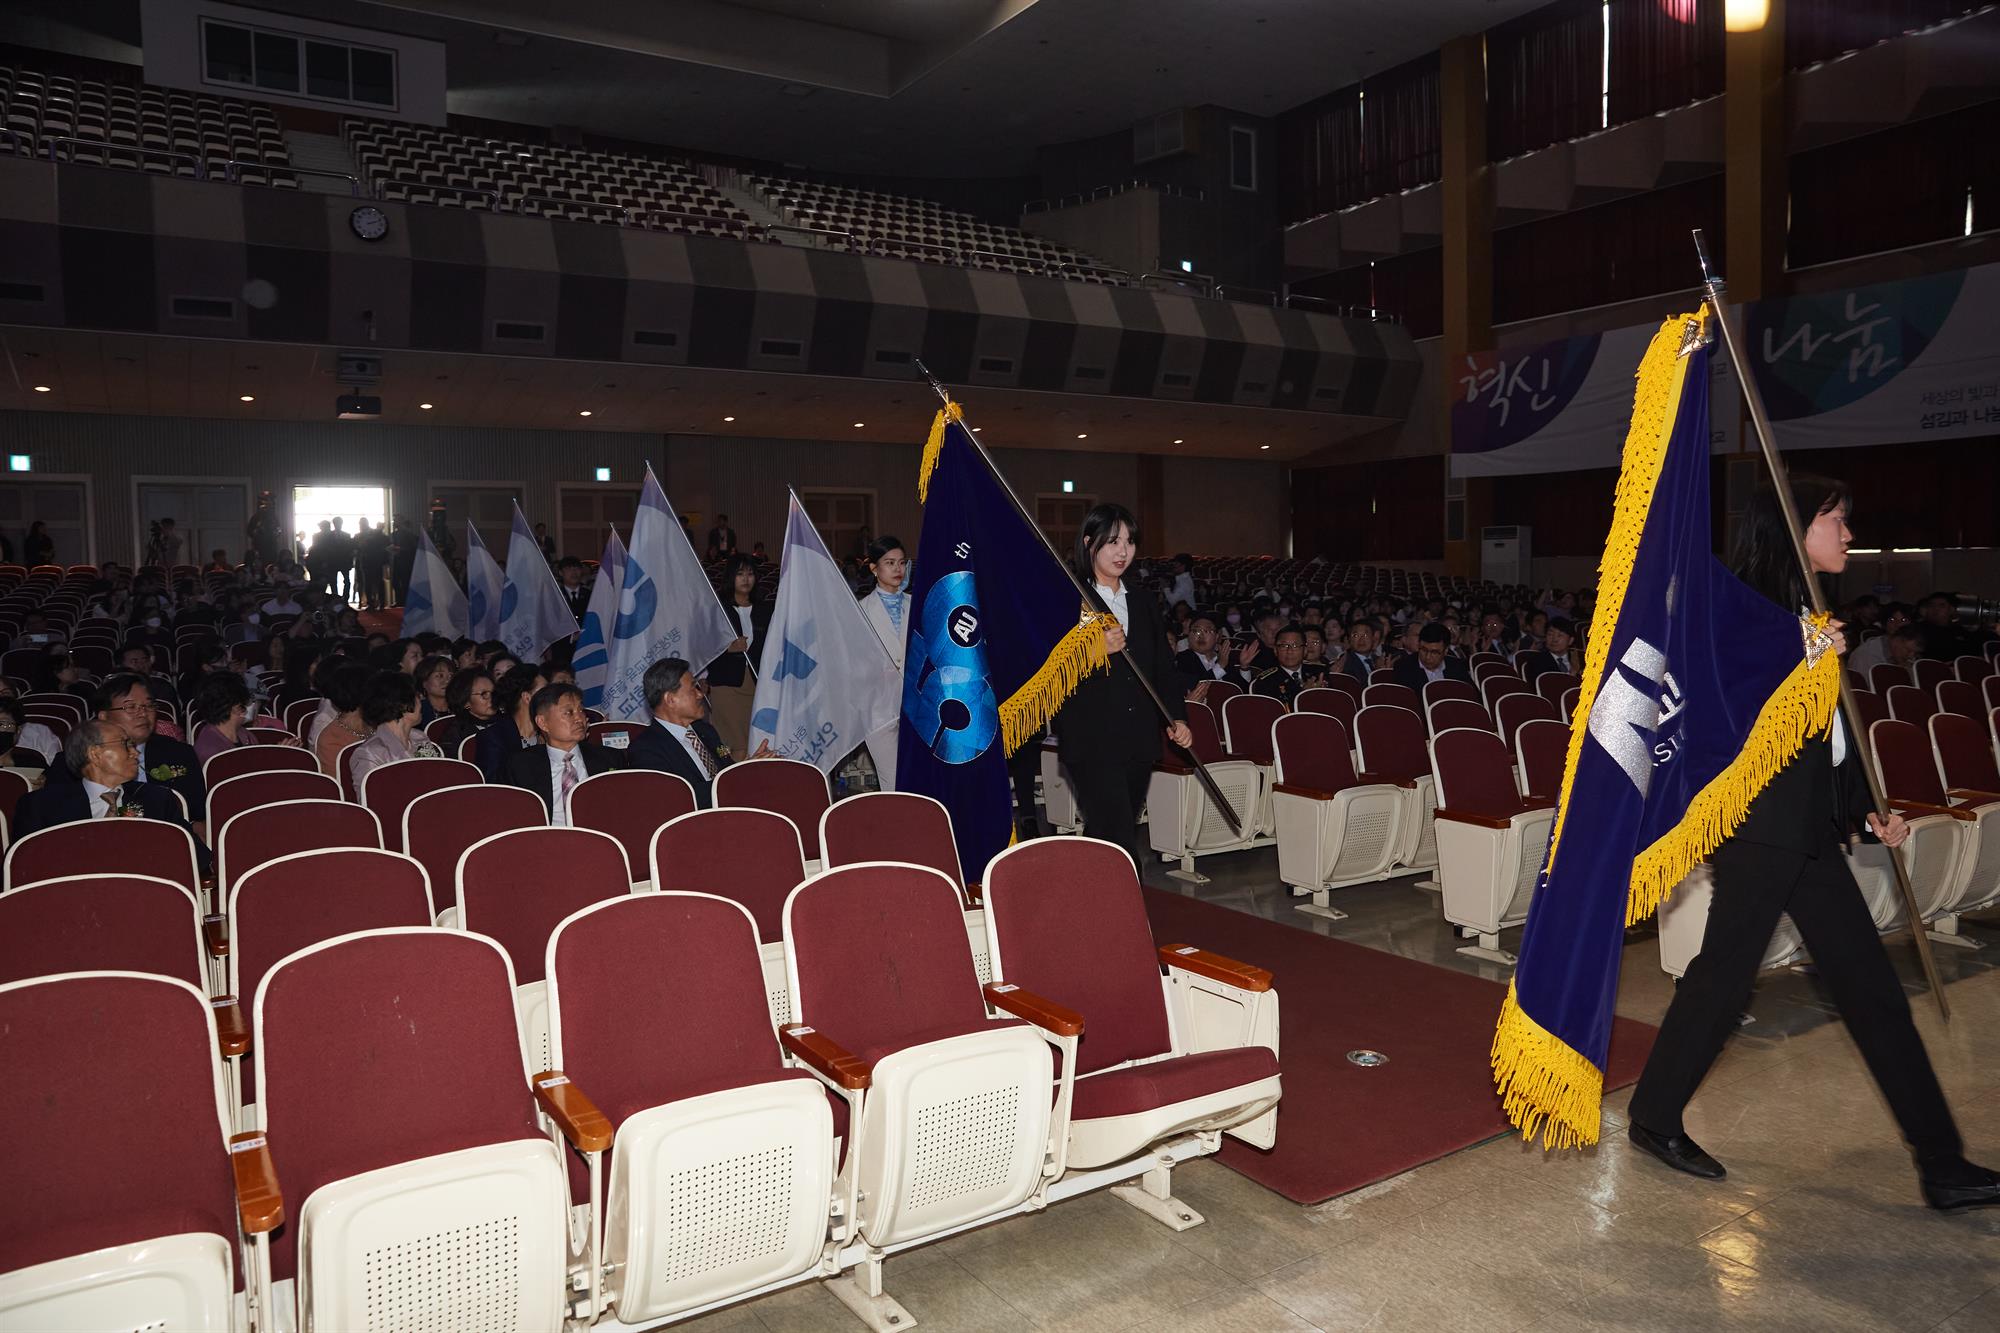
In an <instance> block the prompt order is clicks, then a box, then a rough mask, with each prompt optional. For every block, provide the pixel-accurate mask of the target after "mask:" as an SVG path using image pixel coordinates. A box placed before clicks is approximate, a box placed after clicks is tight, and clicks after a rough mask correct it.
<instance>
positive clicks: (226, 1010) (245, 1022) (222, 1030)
mask: <svg viewBox="0 0 2000 1333" xmlns="http://www.w3.org/2000/svg"><path fill="white" fill-rule="evenodd" d="M208 1007H209V1008H210V1009H211V1010H213V1011H214V1013H215V1043H216V1045H218V1046H220V1047H221V1048H222V1055H223V1058H224V1059H228V1058H229V1057H230V1056H232V1055H241V1054H243V1053H244V1052H245V1051H247V1050H249V1049H250V1019H249V1017H248V1015H246V1014H245V1013H244V1012H243V1006H242V1005H240V1004H238V1003H236V997H235V996H234V995H218V996H216V997H215V998H214V999H212V1000H210V1001H209V1002H208Z"/></svg>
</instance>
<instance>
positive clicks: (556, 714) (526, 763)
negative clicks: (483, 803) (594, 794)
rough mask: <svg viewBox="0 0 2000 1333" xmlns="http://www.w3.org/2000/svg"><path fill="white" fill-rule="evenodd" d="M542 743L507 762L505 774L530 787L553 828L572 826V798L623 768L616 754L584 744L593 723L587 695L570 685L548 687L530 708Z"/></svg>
mask: <svg viewBox="0 0 2000 1333" xmlns="http://www.w3.org/2000/svg"><path fill="white" fill-rule="evenodd" d="M529 709H530V715H531V716H532V717H533V718H534V720H535V734H536V736H537V737H538V738H539V740H538V743H537V744H534V745H530V746H528V747H527V748H526V749H522V750H516V751H514V752H513V753H511V754H509V755H508V756H507V764H506V768H505V770H504V772H505V777H506V780H507V783H508V785H509V786H514V787H525V788H526V789H527V790H529V791H531V792H534V793H535V794H536V795H537V796H540V797H541V798H542V802H543V804H545V805H546V806H547V807H548V811H549V823H551V824H553V825H555V826H556V827H558V828H566V827H568V825H569V798H570V794H571V793H572V792H574V791H575V790H576V789H577V786H578V785H579V784H580V783H582V782H583V780H584V779H585V778H591V777H596V776H597V775H598V774H599V773H608V772H610V771H611V770H612V769H614V768H619V767H622V765H621V764H620V763H619V762H618V756H617V754H616V752H615V751H612V750H610V749H607V748H606V747H605V746H602V745H599V744H598V743H597V742H596V741H593V740H587V739H585V738H586V737H587V736H588V735H589V734H590V719H589V717H588V716H586V715H585V713H584V711H583V691H582V690H579V689H578V688H577V687H576V686H574V685H571V684H569V683H568V682H566V681H558V682H556V683H555V684H553V685H544V686H542V688H541V689H539V690H537V691H535V697H534V701H533V702H532V703H531V704H530V705H529Z"/></svg>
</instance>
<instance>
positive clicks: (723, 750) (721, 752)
mask: <svg viewBox="0 0 2000 1333" xmlns="http://www.w3.org/2000/svg"><path fill="white" fill-rule="evenodd" d="M715 757H716V758H717V759H721V760H724V761H725V762H727V761H729V760H733V759H734V758H735V757H736V756H735V755H733V754H731V753H730V752H729V747H728V746H727V745H718V746H716V747H715Z"/></svg>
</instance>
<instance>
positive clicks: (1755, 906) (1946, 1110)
mask: <svg viewBox="0 0 2000 1333" xmlns="http://www.w3.org/2000/svg"><path fill="white" fill-rule="evenodd" d="M1791 490H1792V497H1793V502H1794V504H1795V505H1796V508H1797V512H1798V513H1799V514H1800V516H1801V517H1802V518H1803V517H1804V516H1805V515H1808V514H1809V515H1812V518H1811V521H1810V524H1809V526H1807V528H1806V532H1805V550H1806V555H1807V557H1808V558H1809V559H1810V561H1811V563H1812V567H1813V570H1814V572H1815V573H1817V574H1838V573H1840V572H1841V571H1842V570H1843V569H1845V568H1846V567H1847V547H1848V544H1849V542H1851V541H1852V540H1853V535H1852V534H1851V533H1850V532H1849V531H1848V528H1847V515H1848V508H1849V503H1848V492H1847V488H1846V486H1844V485H1843V484H1841V483H1839V482H1836V481H1831V480H1828V479H1827V478H1824V477H1814V476H1811V475H1808V474H1806V473H1798V472H1795V473H1793V474H1792V475H1791ZM1731 556H1732V558H1731V562H1730V563H1731V565H1732V566H1733V568H1734V570H1735V573H1736V575H1737V577H1738V578H1740V579H1742V580H1743V582H1744V583H1746V584H1748V585H1749V586H1750V587H1751V588H1753V589H1755V590H1756V591H1757V592H1759V593H1762V594H1763V595H1764V596H1765V597H1768V598H1770V599H1771V600H1772V601H1773V602H1775V603H1777V604H1778V605H1779V606H1781V607H1786V608H1804V607H1806V606H1807V605H1808V604H1809V601H1810V599H1809V598H1808V596H1807V590H1806V586H1805V583H1804V581H1803V578H1804V576H1803V575H1802V574H1801V573H1800V571H1799V565H1798V558H1797V556H1796V555H1795V554H1794V552H1793V549H1792V543H1791V538H1790V535H1789V534H1788V533H1787V531H1786V527H1785V520H1784V516H1783V513H1782V511H1781V509H1780V507H1779V504H1778V499H1777V493H1776V492H1775V491H1774V490H1772V489H1771V488H1770V487H1769V486H1766V487H1764V488H1762V489H1761V490H1760V491H1759V492H1758V493H1757V494H1756V495H1755V496H1754V497H1753V498H1752V500H1751V503H1750V508H1749V510H1748V512H1747V513H1746V514H1745V515H1744V518H1743V522H1742V524H1741V526H1740V527H1739V529H1738V533H1737V539H1736V544H1735V549H1734V550H1733V551H1732V553H1731ZM1828 628H1829V630H1830V631H1831V636H1832V642H1831V643H1830V644H1829V645H1827V648H1826V650H1827V651H1831V652H1834V653H1842V652H1844V651H1845V650H1846V641H1845V639H1844V638H1843V636H1842V635H1841V632H1840V625H1839V622H1837V621H1836V622H1834V623H1833V624H1831V625H1830V626H1829V627H1828ZM1861 763H1862V760H1861V757H1860V747H1859V746H1858V745H1857V744H1856V743H1855V741H1854V738H1853V737H1850V736H1848V735H1847V732H1846V728H1845V726H1844V724H1843V722H1842V720H1841V717H1840V715H1839V713H1837V712H1836V713H1835V714H1834V718H1833V726H1832V728H1831V730H1830V731H1829V732H1828V733H1827V734H1825V735H1820V736H1808V737H1807V738H1806V740H1805V742H1804V745H1803V747H1802V748H1801V749H1800V750H1799V752H1798V754H1797V755H1796V756H1794V757H1793V758H1792V760H1791V761H1790V762H1789V763H1788V764H1786V765H1785V766H1784V767H1783V768H1782V769H1780V770H1779V771H1778V773H1777V774H1776V775H1775V776H1774V777H1773V778H1772V779H1771V780H1770V782H1769V783H1768V784H1767V785H1766V786H1765V787H1764V789H1763V791H1762V792H1761V793H1760V794H1759V795H1758V796H1757V797H1756V799H1755V800H1754V801H1753V802H1752V803H1751V805H1750V808H1749V810H1748V812H1747V813H1746V815H1745V817H1744V819H1743V822H1742V823H1741V824H1740V825H1739V826H1738V827H1737V828H1736V830H1735V832H1734V833H1732V834H1731V835H1730V836H1729V838H1728V840H1727V841H1725V842H1724V843H1723V844H1722V845H1721V846H1720V847H1717V848H1716V849H1715V851H1714V853H1713V854H1712V855H1711V856H1710V857H1709V858H1708V860H1709V864H1710V867H1711V869H1712V870H1713V873H1714V877H1715V878H1714V883H1715V888H1714V896H1713V899H1712V901H1711V905H1710V907H1709V914H1708V925H1707V928H1706V932H1705V934H1704V935H1703V937H1702V947H1701V953H1700V954H1699V955H1697V956H1696V957H1695V959H1694V961H1693V962H1692V963H1690V964H1689V965H1688V969H1687V975H1686V976H1684V977H1683V978H1682V979H1681V982H1680V985H1679V987H1678V988H1677V989H1676V990H1675V992H1674V1000H1673V1004H1672V1005H1671V1006H1670V1007H1669V1008H1668V1010H1667V1016H1666V1019H1665V1021H1663V1022H1662V1023H1661V1025H1660V1035H1659V1039H1658V1040H1657V1041H1656V1042H1655V1043H1654V1045H1653V1052H1652V1055H1651V1057H1650V1058H1649V1059H1648V1060H1647V1062H1646V1070H1645V1073H1644V1074H1643V1075H1641V1076H1640V1079H1639V1086H1638V1088H1637V1089H1636V1090H1635V1091H1634V1092H1633V1094H1632V1104H1631V1128H1630V1134H1631V1139H1632V1145H1633V1146H1634V1147H1636V1148H1638V1149H1640V1150H1641V1151H1643V1152H1646V1153H1649V1154H1651V1155H1652V1156H1654V1157H1657V1158H1659V1159H1660V1160H1661V1161H1662V1162H1665V1163H1666V1164H1667V1165H1668V1166H1670V1167H1673V1168H1674V1169H1675V1170H1677V1171H1684V1172H1686V1173H1688V1174H1689V1175H1692V1176H1699V1177H1701V1178H1702V1179H1705V1180H1720V1179H1721V1178H1722V1177H1723V1175H1724V1174H1725V1172H1724V1169H1723V1166H1722V1164H1721V1163H1720V1162H1718V1161H1716V1160H1715V1158H1713V1157H1711V1156H1710V1155H1709V1154H1708V1153H1706V1152H1704V1151H1703V1150H1702V1148H1701V1145H1699V1144H1698V1143H1696V1142H1695V1141H1694V1140H1693V1139H1692V1138H1690V1137H1689V1136H1688V1133H1687V1130H1686V1128H1685V1127H1684V1126H1683V1124H1682V1122H1681V1113H1682V1111H1683V1110H1684V1109H1685V1108H1686V1106H1687V1103H1688V1099H1689V1098H1690V1097H1692V1096H1693V1095H1694V1091H1695V1089H1696V1088H1697V1087H1699V1086H1700V1085H1701V1081H1702V1079H1703V1078H1704V1077H1705V1076H1706V1075H1707V1073H1708V1070H1709V1067H1710V1066H1711V1065H1713V1064H1714V1063H1715V1058H1716V1057H1717V1056H1718V1055H1720V1054H1721V1053H1722V1044H1723V1042H1724V1041H1725V1040H1727V1039H1728V1036H1729V1034H1730V1033H1731V1032H1733V1031H1734V1030H1735V1028H1736V1022H1737V1016H1738V1015H1739V1014H1740V1013H1742V1011H1743V1007H1744V1004H1745V1003H1746V1001H1747V1000H1748V999H1749V995H1750V988H1751V986H1752V984H1753V983H1754V982H1755V980H1756V974H1757V965H1758V962H1759V960H1760V959H1761V957H1762V955H1763V953H1764V948H1765V945H1766V944H1767V942H1768V941H1769V940H1770V938H1771V932H1772V930H1773V929H1774V928H1775V927H1776V925H1777V923H1778V916H1779V914H1780V913H1789V914H1790V915H1791V918H1792V921H1793V923H1794V924H1795V925H1796V926H1797V927H1798V929H1799V933H1800V935H1801V936H1803V937H1804V939H1805V944H1806V948H1807V949H1808V950H1810V952H1811V954H1812V960H1813V965H1814V966H1815V967H1816V968H1817V969H1818V972H1819V975H1820V976H1821V977H1822V978H1823V979H1824V980H1825V981H1826V983H1827V986H1828V988H1829V989H1831V990H1832V992H1833V999H1834V1003H1835V1004H1836V1005H1837V1006H1838V1007H1839V1009H1840V1016H1841V1018H1842V1020H1843V1021H1845V1022H1846V1024H1847V1030H1848V1033H1849V1034H1850V1035H1851V1036H1852V1037H1853V1038H1854V1044H1855V1045H1856V1046H1858V1047H1859V1048H1860V1050H1861V1055H1862V1058H1863V1059H1864V1060H1865V1061H1866V1062H1867V1064H1868V1072H1869V1073H1870V1074H1872V1075H1873V1076H1874V1078H1875V1082H1876V1084H1877V1086H1879V1087H1880V1088H1881V1090H1882V1095H1883V1098H1884V1099H1885V1100H1886V1101H1887V1102H1888V1103H1889V1109H1890V1111H1891V1112H1892V1113H1893V1114H1894V1115H1895V1117H1896V1123H1897V1125H1898V1126H1899V1127H1900V1128H1901V1130H1902V1133H1903V1138H1904V1139H1905V1140H1906V1141H1907V1142H1908V1143H1909V1145H1910V1149H1911V1152H1912V1153H1913V1155H1914V1156H1915V1158H1916V1163H1917V1173H1918V1177H1919V1180H1920V1182H1921V1185H1922V1189H1923V1195H1924V1201H1925V1202H1926V1203H1928V1204H1929V1205H1930V1206H1931V1207H1933V1208H1938V1209H1956V1208H1973V1207H1982V1206H1988V1205H1993V1204H2000V1174H1996V1173H1995V1172H1993V1171H1990V1170H1988V1169H1986V1168H1985V1167H1981V1166H1975V1165H1973V1164H1972V1163H1971V1162H1968V1161H1967V1160H1966V1159H1965V1157H1964V1155H1963V1151H1962V1145H1961V1142H1960V1139H1959V1134H1958V1126H1957V1125H1956V1124H1955V1123H1954V1122H1953V1120H1952V1115H1951V1108H1950V1107H1949V1106H1947V1105H1946V1104H1945V1100H1944V1092H1943V1090H1942V1089H1940V1088H1939V1086H1938V1081H1937V1075H1936V1073H1935V1072H1933V1071H1932V1069H1931V1062H1930V1057H1929V1056H1928V1055H1927V1054H1926V1053H1925V1051H1924V1044H1923V1039H1922V1038H1921V1037H1919V1036H1918V1035H1917V1030H1916V1026H1915V1024H1913V1023H1912V1022H1911V1020H1910V1004H1909V1000H1908V999H1907V997H1906V996H1905V995H1904V993H1903V986H1902V982H1901V981H1899V980H1898V979H1897V976H1896V971H1895V969H1894V968H1893V967H1892V966H1891V965H1890V963H1889V956H1888V953H1887V952H1886V951H1885V950H1884V949H1883V947H1882V940H1881V937H1880V936H1879V935H1878V934H1877V933H1876V930H1875V925H1874V922H1873V920H1872V919H1871V917H1870V916H1869V912H1868V908H1867V905H1866V904H1865V903H1864V902H1863V901H1862V897H1861V890H1860V887H1859V886H1858V885H1857V884H1856V882H1855V880H1854V876H1853V875H1852V874H1851V873H1850V872H1849V870H1848V868H1847V863H1846V861H1845V859H1844V858H1843V856H1842V855H1841V853H1842V851H1843V850H1844V848H1845V846H1846V843H1847V839H1848V837H1849V836H1850V835H1851V834H1852V833H1853V832H1854V831H1855V830H1856V828H1858V827H1859V825H1860V823H1861V820H1862V816H1863V814H1864V813H1866V812H1868V810H1869V806H1870V804H1871V800H1870V796H1869V791H1868V785H1867V781H1866V779H1865V778H1864V776H1863V775H1862V772H1861V767H1860V765H1861ZM1866 819H1867V825H1868V829H1869V831H1870V832H1872V833H1873V834H1874V835H1875V836H1876V837H1878V838H1880V839H1881V841H1882V842H1883V843H1884V844H1885V845H1887V846H1889V847H1897V846H1900V845H1901V844H1902V842H1903V841H1904V839H1906V838H1907V837H1908V836H1909V830H1908V828H1907V826H1906V825H1905V824H1904V822H1903V819H1902V816H1900V815H1894V814H1892V815H1890V816H1889V818H1888V819H1887V820H1886V821H1885V820H1883V819H1881V818H1879V817H1878V816H1877V815H1875V814H1873V813H1866ZM1919 928H1921V927H1919Z"/></svg>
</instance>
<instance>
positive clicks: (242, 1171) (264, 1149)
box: [229, 1130, 285, 1236]
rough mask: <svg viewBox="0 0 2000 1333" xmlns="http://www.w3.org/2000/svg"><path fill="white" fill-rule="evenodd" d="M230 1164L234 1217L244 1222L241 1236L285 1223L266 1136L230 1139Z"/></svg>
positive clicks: (260, 1133) (255, 1134)
mask: <svg viewBox="0 0 2000 1333" xmlns="http://www.w3.org/2000/svg"><path fill="white" fill-rule="evenodd" d="M229 1165H230V1166H231V1167H232V1168H234V1170H235V1173H236V1215H237V1217H238V1218H239V1219H240V1220H241V1221H242V1223H243V1234H244V1235H246V1236H257V1235H262V1234H263V1233H265V1232H267V1231H276V1230H277V1229H278V1226H279V1224H280V1223H282V1222H283V1221H284V1220H285V1196H284V1195H283V1194H282V1193H281V1192H280V1191H279V1189H278V1167H277V1164H276V1163H275V1162H273V1161H272V1160H271V1141H270V1138H269V1136H268V1135H266V1134H265V1133H264V1132H263V1131H262V1130H254V1131H252V1132H250V1133H248V1134H237V1135H235V1136H233V1137H231V1139H230V1140H229Z"/></svg>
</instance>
